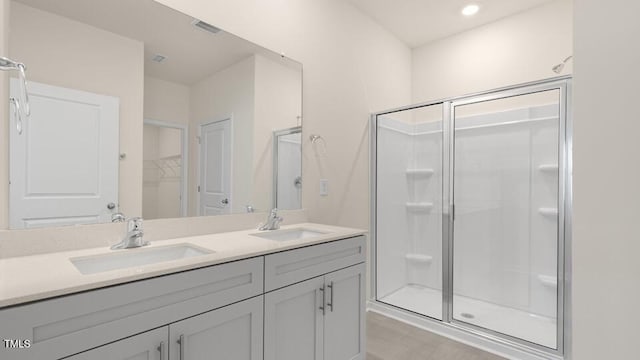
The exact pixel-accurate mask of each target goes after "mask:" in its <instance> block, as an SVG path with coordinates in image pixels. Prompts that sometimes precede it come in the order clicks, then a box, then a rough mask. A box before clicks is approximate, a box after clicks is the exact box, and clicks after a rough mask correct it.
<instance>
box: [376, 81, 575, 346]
mask: <svg viewBox="0 0 640 360" xmlns="http://www.w3.org/2000/svg"><path fill="white" fill-rule="evenodd" d="M570 86H571V84H570V79H569V78H567V77H562V78H554V79H550V80H545V81H540V82H536V83H529V84H525V85H520V86H513V87H509V88H503V89H498V90H494V91H490V92H486V93H481V94H475V95H469V96H463V97H457V98H451V99H445V100H441V101H436V102H431V103H425V104H420V105H412V106H407V107H403V108H400V109H394V110H389V111H384V112H380V113H377V114H374V115H373V116H372V120H371V121H372V123H371V146H372V149H371V150H372V151H371V154H372V156H371V160H372V164H371V169H372V219H371V220H372V221H371V224H372V229H371V237H372V251H371V257H372V258H371V264H372V268H371V269H372V271H371V274H372V276H371V278H372V283H371V290H372V291H371V297H372V299H371V302H370V305H371V307H372V308H373V309H374V310H377V311H381V312H383V313H384V312H388V313H390V314H395V315H398V314H405V315H407V316H401V317H404V318H405V319H408V321H413V320H412V319H418V320H419V321H421V324H422V325H424V324H427V326H429V324H436V326H438V327H439V329H453V330H454V331H457V332H458V333H463V334H469V335H470V336H471V338H474V339H479V340H481V341H484V343H483V344H485V345H486V344H492V343H495V344H500V346H502V347H504V346H506V347H510V348H514V349H518V351H521V352H524V353H530V354H532V355H535V356H538V357H543V358H544V357H551V358H557V357H561V356H562V355H563V353H564V351H565V347H564V337H565V334H566V330H567V328H566V326H565V323H566V321H565V317H566V315H567V314H566V312H567V306H566V305H565V302H566V299H567V296H566V295H567V286H566V282H565V279H566V278H567V274H568V270H567V269H568V265H569V264H568V263H567V261H565V258H566V255H567V254H568V251H569V248H568V247H569V236H568V234H569V225H570V224H569V221H568V219H569V218H570V217H569V214H570V194H571V189H570V185H571V182H570V179H569V175H570V155H569V154H570V152H569V147H570V139H571V137H570V124H569V122H568V118H569V116H568V111H567V109H568V106H567V102H568V98H569V97H568V91H570ZM445 332H446V331H445Z"/></svg>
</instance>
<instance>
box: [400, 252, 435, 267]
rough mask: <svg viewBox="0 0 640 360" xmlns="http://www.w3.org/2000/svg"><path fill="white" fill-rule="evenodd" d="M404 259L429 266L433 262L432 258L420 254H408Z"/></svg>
mask: <svg viewBox="0 0 640 360" xmlns="http://www.w3.org/2000/svg"><path fill="white" fill-rule="evenodd" d="M404 257H405V258H406V259H407V260H409V261H411V262H415V263H420V264H431V261H432V260H433V257H432V256H429V255H422V254H411V253H409V254H406V255H405V256H404Z"/></svg>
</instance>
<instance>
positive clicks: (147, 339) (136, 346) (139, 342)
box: [65, 326, 169, 360]
mask: <svg viewBox="0 0 640 360" xmlns="http://www.w3.org/2000/svg"><path fill="white" fill-rule="evenodd" d="M168 340H169V330H168V327H167V326H165V327H161V328H158V329H155V330H151V331H147V332H145V333H142V334H139V335H136V336H131V337H128V338H126V339H122V340H120V341H116V342H114V343H111V344H109V345H104V346H101V347H98V348H95V349H93V350H89V351H85V352H82V353H80V354H77V355H74V356H71V357H68V358H65V359H67V360H167V351H168V344H167V341H168Z"/></svg>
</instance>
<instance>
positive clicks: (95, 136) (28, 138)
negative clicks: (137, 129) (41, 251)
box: [9, 79, 119, 229]
mask: <svg viewBox="0 0 640 360" xmlns="http://www.w3.org/2000/svg"><path fill="white" fill-rule="evenodd" d="M18 93H19V84H18V82H17V81H16V79H12V81H11V97H14V98H16V97H18V96H17V94H18ZM29 100H30V106H31V116H30V117H29V119H24V125H23V131H22V133H21V134H20V133H18V131H17V130H16V128H15V127H14V126H11V128H10V139H9V140H10V170H9V171H10V172H9V177H10V186H9V189H10V190H9V191H10V199H9V222H10V227H11V228H12V229H22V228H34V227H44V226H58V225H69V224H79V223H80V224H90V223H98V222H108V221H111V212H112V210H111V209H109V208H108V207H107V206H108V204H110V203H112V204H114V205H117V203H118V147H119V146H118V126H119V99H118V98H115V97H110V96H105V95H98V94H92V93H89V92H85V91H79V90H73V89H67V88H62V87H57V86H51V85H45V84H39V83H34V82H30V83H29ZM14 117H15V114H14V113H13V112H11V124H15V121H16V119H15V118H14Z"/></svg>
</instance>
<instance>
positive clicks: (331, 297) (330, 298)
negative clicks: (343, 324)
mask: <svg viewBox="0 0 640 360" xmlns="http://www.w3.org/2000/svg"><path fill="white" fill-rule="evenodd" d="M327 287H328V288H329V289H331V296H330V297H329V302H328V303H327V306H329V307H330V308H331V312H333V281H332V282H331V283H329V285H327Z"/></svg>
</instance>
